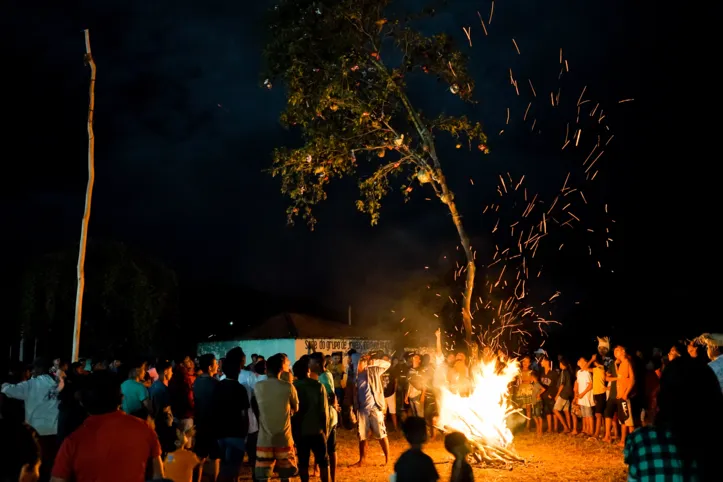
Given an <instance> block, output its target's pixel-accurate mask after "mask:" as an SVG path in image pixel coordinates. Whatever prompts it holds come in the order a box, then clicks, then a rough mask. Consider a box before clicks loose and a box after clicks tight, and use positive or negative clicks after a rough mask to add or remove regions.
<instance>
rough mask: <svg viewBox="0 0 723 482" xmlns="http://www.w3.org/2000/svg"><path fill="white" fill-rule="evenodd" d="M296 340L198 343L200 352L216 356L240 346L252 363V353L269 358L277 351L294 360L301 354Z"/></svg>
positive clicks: (223, 355)
mask: <svg viewBox="0 0 723 482" xmlns="http://www.w3.org/2000/svg"><path fill="white" fill-rule="evenodd" d="M295 342H296V340H294V339H291V338H275V339H271V340H233V341H208V342H201V343H199V344H198V348H197V349H198V354H199V355H203V354H206V353H213V354H214V355H216V358H223V357H225V356H226V352H228V351H229V350H230V349H231V348H234V347H237V346H240V347H241V349H242V350H243V351H244V353H245V354H246V359H247V363H251V354H252V353H256V354H259V355H263V356H264V358H266V359H268V358H269V357H270V356H271V355H275V354H277V353H286V354H287V355H288V356H289V358H290V359H291V360H292V361H294V360H296V359H297V358H298V357H300V356H301V355H303V354H304V353H301V354H297V352H296V343H295Z"/></svg>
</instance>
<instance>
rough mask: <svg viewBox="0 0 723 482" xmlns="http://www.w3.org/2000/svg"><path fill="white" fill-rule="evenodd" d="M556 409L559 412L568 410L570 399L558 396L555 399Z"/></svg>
mask: <svg viewBox="0 0 723 482" xmlns="http://www.w3.org/2000/svg"><path fill="white" fill-rule="evenodd" d="M553 408H554V409H555V411H558V412H566V411H568V410H570V400H565V399H564V398H562V397H557V398H556V399H555V406H554V407H553Z"/></svg>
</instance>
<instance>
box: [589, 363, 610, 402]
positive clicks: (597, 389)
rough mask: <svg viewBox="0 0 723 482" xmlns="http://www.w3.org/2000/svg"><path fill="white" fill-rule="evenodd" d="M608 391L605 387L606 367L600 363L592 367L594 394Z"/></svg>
mask: <svg viewBox="0 0 723 482" xmlns="http://www.w3.org/2000/svg"><path fill="white" fill-rule="evenodd" d="M606 391H607V389H606V387H605V367H604V366H602V365H598V366H596V367H595V368H593V369H592V394H593V395H602V394H604V393H605V392H606Z"/></svg>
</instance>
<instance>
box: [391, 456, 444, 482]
mask: <svg viewBox="0 0 723 482" xmlns="http://www.w3.org/2000/svg"><path fill="white" fill-rule="evenodd" d="M394 473H395V474H396V476H397V477H396V482H434V481H437V480H439V474H438V473H437V468H436V467H435V466H434V461H433V460H432V457H430V456H429V455H427V454H425V453H424V452H422V451H421V450H419V449H414V448H411V449H409V450H407V451H406V452H404V453H403V454H402V455H400V456H399V458H398V459H397V462H396V463H395V464H394Z"/></svg>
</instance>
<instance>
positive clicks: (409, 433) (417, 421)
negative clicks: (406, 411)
mask: <svg viewBox="0 0 723 482" xmlns="http://www.w3.org/2000/svg"><path fill="white" fill-rule="evenodd" d="M402 433H404V438H406V439H407V442H409V445H412V446H419V445H422V444H424V443H426V442H427V421H426V420H424V419H423V418H422V417H407V418H406V419H405V420H404V422H402Z"/></svg>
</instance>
